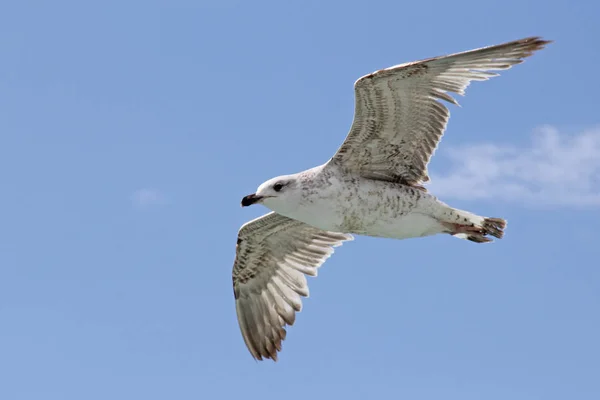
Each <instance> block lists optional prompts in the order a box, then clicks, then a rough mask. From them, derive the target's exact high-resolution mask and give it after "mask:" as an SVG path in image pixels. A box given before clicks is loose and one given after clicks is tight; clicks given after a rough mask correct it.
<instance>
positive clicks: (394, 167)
mask: <svg viewBox="0 0 600 400" xmlns="http://www.w3.org/2000/svg"><path fill="white" fill-rule="evenodd" d="M548 43H550V42H549V41H545V40H542V39H540V38H538V37H531V38H526V39H521V40H516V41H513V42H508V43H504V44H500V45H496V46H489V47H484V48H480V49H476V50H471V51H466V52H462V53H457V54H452V55H448V56H442V57H435V58H430V59H427V60H422V61H416V62H411V63H407V64H401V65H397V66H394V67H390V68H387V69H383V70H380V71H376V72H374V73H372V74H369V75H365V76H363V77H361V78H360V79H358V80H357V81H356V83H355V84H354V91H355V110H354V121H353V123H352V127H351V129H350V133H349V134H348V137H347V138H346V140H345V141H344V143H343V144H342V146H341V147H340V148H339V149H338V151H337V153H336V154H335V155H334V157H333V158H332V159H331V160H330V163H334V164H336V165H337V166H338V167H343V168H346V169H348V170H351V171H352V172H354V173H358V174H359V175H361V176H363V177H365V178H371V179H378V180H384V181H390V182H402V183H405V184H412V185H415V186H418V185H420V184H421V183H423V182H427V181H428V180H429V176H428V173H427V165H428V163H429V160H430V159H431V156H432V155H433V153H434V151H435V149H436V147H437V145H438V143H439V141H440V140H441V138H442V135H443V134H444V130H445V129H446V125H447V123H448V118H449V115H450V113H449V111H448V109H447V108H446V106H445V105H444V104H443V103H442V102H440V101H439V100H445V101H447V102H450V103H453V104H456V105H458V103H457V102H456V100H455V99H454V98H453V97H452V96H450V95H449V94H448V92H453V93H457V94H460V95H464V92H465V89H466V88H467V87H468V86H469V84H470V83H471V81H484V80H487V79H489V78H491V77H494V76H497V75H498V74H496V73H493V72H488V71H491V70H504V69H508V68H510V67H512V66H513V65H515V64H520V63H522V62H523V58H525V57H529V56H531V55H532V54H533V53H534V52H535V51H536V50H540V49H542V48H543V47H544V46H545V45H546V44H548Z"/></svg>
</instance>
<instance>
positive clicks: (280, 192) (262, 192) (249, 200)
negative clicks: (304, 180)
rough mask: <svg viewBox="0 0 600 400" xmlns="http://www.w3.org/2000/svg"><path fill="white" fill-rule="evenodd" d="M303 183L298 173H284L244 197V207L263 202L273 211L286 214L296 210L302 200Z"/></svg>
mask: <svg viewBox="0 0 600 400" xmlns="http://www.w3.org/2000/svg"><path fill="white" fill-rule="evenodd" d="M301 195H302V185H301V182H300V180H298V178H297V176H296V175H283V176H278V177H276V178H272V179H269V180H268V181H266V182H265V183H263V184H262V185H260V186H259V187H258V189H256V193H253V194H249V195H248V196H245V197H244V198H243V199H242V207H247V206H251V205H252V204H256V203H259V204H262V205H264V206H265V207H268V208H270V209H271V210H273V211H277V212H279V213H282V214H286V213H288V212H289V211H292V210H294V209H295V208H296V207H297V206H298V203H299V202H300V200H301V197H302V196H301Z"/></svg>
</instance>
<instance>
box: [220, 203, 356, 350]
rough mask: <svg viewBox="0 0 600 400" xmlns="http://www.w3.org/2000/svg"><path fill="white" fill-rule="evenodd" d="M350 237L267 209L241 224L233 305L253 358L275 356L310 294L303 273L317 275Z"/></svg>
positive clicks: (235, 265)
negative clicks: (302, 299)
mask: <svg viewBox="0 0 600 400" xmlns="http://www.w3.org/2000/svg"><path fill="white" fill-rule="evenodd" d="M347 240H352V236H351V235H348V234H343V233H335V232H328V231H323V230H320V229H317V228H314V227H312V226H310V225H307V224H305V223H302V222H299V221H296V220H293V219H290V218H287V217H284V216H282V215H280V214H277V213H274V212H271V213H269V214H266V215H263V216H262V217H259V218H257V219H255V220H253V221H250V222H248V223H246V224H244V225H243V226H242V227H241V228H240V231H239V233H238V240H237V246H236V257H235V262H234V265H233V273H232V276H233V292H234V296H235V306H236V312H237V317H238V322H239V325H240V330H241V332H242V336H243V338H244V342H245V343H246V346H247V347H248V350H249V351H250V353H251V354H252V356H253V357H254V358H255V359H257V360H262V359H263V358H271V359H273V360H275V361H276V360H277V353H278V352H279V351H281V342H282V341H283V340H284V339H285V336H286V330H285V327H286V325H292V324H293V323H294V321H295V318H296V312H299V311H300V310H301V309H302V301H301V296H304V297H306V296H308V285H307V283H306V276H305V274H306V275H311V276H316V275H317V268H319V267H320V266H321V265H322V264H323V263H324V262H325V260H326V259H327V258H328V257H329V256H330V255H331V254H332V253H333V248H334V247H336V246H339V245H341V244H342V242H344V241H347Z"/></svg>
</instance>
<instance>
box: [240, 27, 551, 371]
mask: <svg viewBox="0 0 600 400" xmlns="http://www.w3.org/2000/svg"><path fill="white" fill-rule="evenodd" d="M549 43H551V41H546V40H542V39H541V38H540V37H529V38H525V39H521V40H516V41H512V42H507V43H503V44H499V45H495V46H489V47H483V48H479V49H475V50H470V51H465V52H461V53H456V54H451V55H446V56H440V57H434V58H429V59H425V60H421V61H415V62H410V63H406V64H400V65H396V66H393V67H390V68H386V69H382V70H379V71H376V72H373V73H371V74H368V75H365V76H363V77H361V78H359V79H358V80H357V81H356V82H355V83H354V96H355V108H354V120H353V122H352V126H351V128H350V132H349V133H348V136H347V137H346V140H345V141H344V142H343V144H342V145H341V147H340V148H339V149H338V150H337V152H336V153H335V154H334V156H333V157H332V158H331V159H330V160H329V161H327V162H326V163H325V164H323V165H320V166H317V167H314V168H311V169H308V170H306V171H302V172H299V173H296V174H291V175H283V176H278V177H275V178H272V179H269V180H268V181H266V182H264V183H263V184H261V185H260V186H259V187H258V189H257V190H256V193H253V194H249V195H247V196H245V197H244V198H243V199H242V201H241V205H242V207H247V206H250V205H253V204H262V205H263V206H265V207H267V208H269V209H270V210H271V212H270V213H267V214H265V215H263V216H261V217H259V218H257V219H254V220H252V221H250V222H247V223H246V224H244V225H243V226H242V227H241V228H240V230H239V232H238V239H237V245H236V255H235V261H234V265H233V272H232V278H233V292H234V297H235V306H236V313H237V318H238V323H239V326H240V330H241V333H242V337H243V339H244V342H245V344H246V347H247V348H248V350H249V352H250V354H251V355H252V356H253V357H254V358H255V359H256V360H262V359H272V360H273V361H277V356H278V352H280V351H281V348H282V347H281V346H282V341H283V340H284V339H285V337H286V330H285V327H286V326H288V325H289V326H291V325H293V324H294V321H295V318H296V313H297V312H300V310H301V309H302V299H301V297H308V295H309V291H308V285H307V282H306V275H309V276H316V275H317V269H318V268H319V267H320V266H321V265H322V264H323V263H324V262H325V260H326V259H327V258H329V256H331V254H332V253H333V251H334V248H335V247H337V246H340V245H341V244H342V243H343V242H346V241H350V240H353V234H356V235H366V236H374V237H383V238H395V239H407V238H417V237H424V236H431V235H436V234H449V235H452V236H455V237H457V238H460V239H466V240H469V241H471V242H475V243H486V242H491V241H492V239H491V238H490V237H495V238H498V239H500V238H502V236H503V234H504V229H505V228H506V221H505V220H504V219H502V218H490V217H482V216H479V215H476V214H474V213H471V212H468V211H464V210H459V209H456V208H452V207H450V206H449V205H447V204H445V203H443V202H441V201H440V200H438V199H437V198H436V197H434V196H433V195H432V194H430V193H429V192H428V190H427V189H426V188H425V186H424V184H425V183H426V182H428V181H429V176H428V171H427V165H428V163H429V160H430V159H431V156H432V155H433V153H434V151H435V149H436V147H437V145H438V143H439V141H440V139H441V138H442V135H443V134H444V130H445V129H446V125H447V123H448V118H449V116H450V112H449V111H448V109H447V108H446V106H445V105H444V103H442V102H441V101H440V100H444V101H446V102H448V103H452V104H455V105H457V106H458V105H459V104H458V102H457V101H456V99H454V98H453V97H452V96H451V95H450V94H449V92H452V93H456V94H459V95H464V92H465V89H466V88H467V87H468V86H469V84H470V83H471V81H485V80H487V79H489V78H491V77H494V76H497V75H498V74H497V73H494V72H490V71H492V70H504V69H509V68H511V67H512V66H513V65H516V64H520V63H522V62H523V61H524V60H523V59H524V58H525V57H529V56H531V55H532V54H533V53H534V52H535V51H537V50H540V49H542V48H544V47H545V45H547V44H549Z"/></svg>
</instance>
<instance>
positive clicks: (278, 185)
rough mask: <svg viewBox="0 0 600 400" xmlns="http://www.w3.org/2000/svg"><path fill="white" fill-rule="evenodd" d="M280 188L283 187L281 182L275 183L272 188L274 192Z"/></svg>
mask: <svg viewBox="0 0 600 400" xmlns="http://www.w3.org/2000/svg"><path fill="white" fill-rule="evenodd" d="M281 189H283V183H276V184H274V185H273V190H275V191H276V192H279V191H280V190H281Z"/></svg>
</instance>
